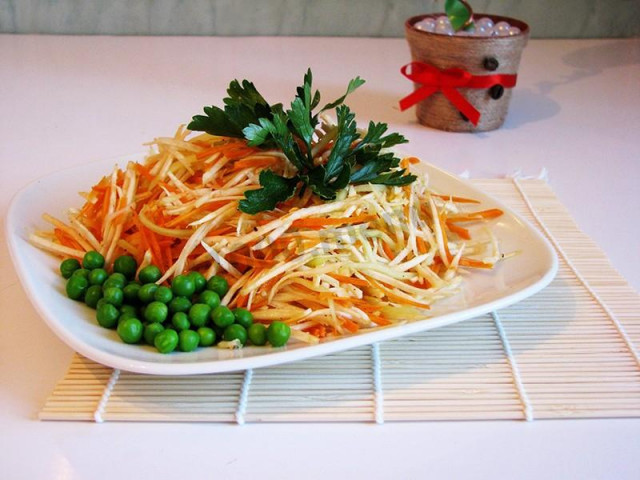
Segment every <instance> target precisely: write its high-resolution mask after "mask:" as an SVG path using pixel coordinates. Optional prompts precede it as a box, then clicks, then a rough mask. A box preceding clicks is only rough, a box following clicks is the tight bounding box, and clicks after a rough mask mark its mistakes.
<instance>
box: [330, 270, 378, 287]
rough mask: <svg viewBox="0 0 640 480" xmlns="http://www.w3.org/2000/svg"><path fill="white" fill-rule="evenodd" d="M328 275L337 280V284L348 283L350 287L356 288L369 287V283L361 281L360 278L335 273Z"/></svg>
mask: <svg viewBox="0 0 640 480" xmlns="http://www.w3.org/2000/svg"><path fill="white" fill-rule="evenodd" d="M329 275H330V276H331V277H333V278H335V279H336V280H338V281H339V282H342V283H349V284H351V285H355V286H356V287H368V286H369V282H367V281H366V280H362V279H361V278H357V277H347V276H346V275H338V274H337V273H330V274H329Z"/></svg>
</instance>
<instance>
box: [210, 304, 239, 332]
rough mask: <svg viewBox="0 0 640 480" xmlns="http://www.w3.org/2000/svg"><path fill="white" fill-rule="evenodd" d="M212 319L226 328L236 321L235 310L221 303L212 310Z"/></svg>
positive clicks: (219, 325)
mask: <svg viewBox="0 0 640 480" xmlns="http://www.w3.org/2000/svg"><path fill="white" fill-rule="evenodd" d="M211 320H212V321H213V323H215V324H216V325H217V326H218V327H220V328H226V327H228V326H229V325H231V324H232V323H233V322H234V320H235V317H234V316H233V312H232V311H231V310H229V307H225V306H224V305H220V306H219V307H216V308H214V309H213V310H212V311H211Z"/></svg>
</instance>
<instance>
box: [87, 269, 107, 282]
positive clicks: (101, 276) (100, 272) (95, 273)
mask: <svg viewBox="0 0 640 480" xmlns="http://www.w3.org/2000/svg"><path fill="white" fill-rule="evenodd" d="M108 276H109V274H108V273H107V271H106V270H105V269H104V268H94V269H93V270H91V271H90V272H89V276H88V277H87V278H88V280H89V283H90V284H91V285H102V284H103V283H104V282H105V280H106V279H107V277H108Z"/></svg>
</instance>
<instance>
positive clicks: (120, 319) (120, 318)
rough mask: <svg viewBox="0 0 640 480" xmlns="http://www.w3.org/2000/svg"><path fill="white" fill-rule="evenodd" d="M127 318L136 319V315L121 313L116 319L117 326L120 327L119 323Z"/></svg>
mask: <svg viewBox="0 0 640 480" xmlns="http://www.w3.org/2000/svg"><path fill="white" fill-rule="evenodd" d="M127 318H138V315H137V314H135V313H131V312H125V313H121V314H120V316H119V317H118V325H120V322H124V321H125V320H126V319H127Z"/></svg>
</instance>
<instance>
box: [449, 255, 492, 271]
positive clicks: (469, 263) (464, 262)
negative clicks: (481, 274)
mask: <svg viewBox="0 0 640 480" xmlns="http://www.w3.org/2000/svg"><path fill="white" fill-rule="evenodd" d="M458 264H459V265H460V266H461V267H472V268H493V265H492V264H490V263H484V262H482V261H480V260H474V259H473V258H467V257H460V261H459V262H458Z"/></svg>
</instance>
